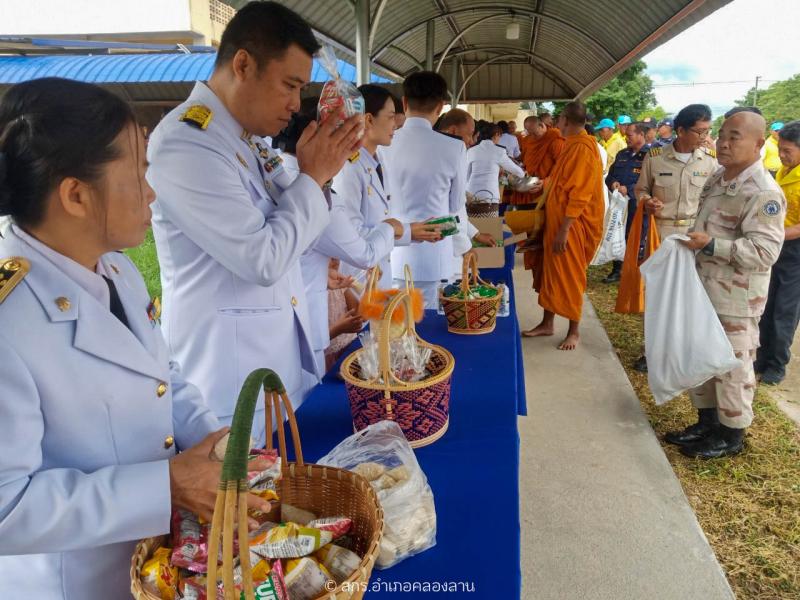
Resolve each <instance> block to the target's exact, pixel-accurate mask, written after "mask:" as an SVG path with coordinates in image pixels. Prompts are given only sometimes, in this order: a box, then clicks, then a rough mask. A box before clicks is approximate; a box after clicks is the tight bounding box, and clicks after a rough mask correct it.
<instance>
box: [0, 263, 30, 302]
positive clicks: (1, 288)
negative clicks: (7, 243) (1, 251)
mask: <svg viewBox="0 0 800 600" xmlns="http://www.w3.org/2000/svg"><path fill="white" fill-rule="evenodd" d="M30 270H31V263H29V262H28V261H27V260H26V259H24V258H22V257H21V256H12V257H11V258H5V259H3V260H2V261H0V304H1V303H2V302H3V300H5V299H6V297H7V296H8V295H9V294H10V293H11V292H12V291H13V289H14V288H15V287H17V284H18V283H19V282H20V281H22V280H23V279H24V278H25V275H27V274H28V271H30Z"/></svg>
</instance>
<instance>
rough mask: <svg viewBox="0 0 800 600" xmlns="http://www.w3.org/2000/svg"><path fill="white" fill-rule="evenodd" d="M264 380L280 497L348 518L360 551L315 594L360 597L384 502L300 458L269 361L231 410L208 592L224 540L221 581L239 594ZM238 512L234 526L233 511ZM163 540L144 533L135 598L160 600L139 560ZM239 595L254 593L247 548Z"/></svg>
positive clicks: (356, 481) (361, 484) (349, 476)
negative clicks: (253, 434) (252, 449)
mask: <svg viewBox="0 0 800 600" xmlns="http://www.w3.org/2000/svg"><path fill="white" fill-rule="evenodd" d="M261 387H263V388H264V398H265V403H266V410H265V414H266V431H267V432H270V431H272V418H273V416H272V415H273V411H274V415H275V419H276V422H277V423H279V424H281V426H279V427H277V431H278V445H279V449H280V456H281V468H282V478H281V480H280V481H278V482H277V487H278V494H279V497H280V500H281V502H285V503H287V504H291V505H293V506H296V507H298V508H301V509H304V510H308V511H311V512H313V513H315V514H317V515H319V516H321V517H331V516H345V517H348V518H350V519H352V522H353V525H352V530H351V531H350V536H351V537H352V538H353V540H354V547H353V550H354V551H355V552H356V553H358V554H359V556H362V557H363V558H362V560H361V563H360V564H359V566H358V569H356V571H355V572H353V574H352V575H350V577H349V578H348V579H347V580H345V581H344V582H342V583H341V584H340V585H339V586H337V587H336V589H334V590H333V591H330V592H326V593H325V594H323V595H321V596H319V599H322V600H359V599H360V598H362V597H363V596H364V592H365V590H366V589H367V586H368V582H369V577H370V574H371V573H372V568H373V566H374V564H375V559H376V558H377V556H378V552H379V550H380V540H381V535H382V533H383V510H382V509H381V507H380V504H379V503H378V498H377V496H376V495H375V491H374V490H373V489H372V486H370V484H369V482H368V481H367V480H366V479H364V478H363V477H362V476H360V475H358V474H356V473H351V472H350V471H344V470H342V469H336V468H333V467H323V466H320V465H312V464H307V463H306V462H305V461H304V460H303V451H302V448H301V445H300V434H299V432H298V430H297V420H296V419H295V416H294V411H293V410H292V405H291V403H290V401H289V398H288V397H287V396H286V391H285V389H284V387H283V383H282V382H281V380H280V378H279V377H278V375H277V374H276V373H275V372H274V371H271V370H270V369H257V370H255V371H253V372H252V373H250V375H249V376H248V377H247V379H246V380H245V382H244V385H243V386H242V391H241V393H240V394H239V400H238V402H237V404H236V411H235V413H234V415H233V422H232V425H231V433H230V439H229V441H228V449H227V451H226V453H225V461H224V463H223V466H222V477H221V480H220V487H219V491H218V492H217V500H216V505H215V506H214V519H213V521H212V524H211V533H210V535H209V544H208V556H209V560H208V588H207V595H208V598H209V600H214V599H216V598H217V585H218V572H219V569H218V565H217V557H218V556H219V548H220V542H221V543H222V583H223V589H224V597H225V600H234V599H235V600H239V595H238V594H237V593H236V591H235V588H234V584H233V558H234V557H233V540H234V535H236V536H238V540H239V547H240V548H246V547H247V546H248V530H247V521H248V519H247V500H246V495H247V461H248V453H249V444H250V431H251V429H252V425H253V416H254V413H255V409H256V403H257V402H258V393H259V389H260V388H261ZM283 409H285V410H286V414H287V416H288V421H289V427H290V430H291V435H292V443H293V446H294V449H295V455H296V461H295V462H288V460H287V452H286V435H285V432H284V427H283V426H282V423H283V420H284V419H283ZM267 439H268V443H267V448H268V449H271V448H272V436H270V435H267ZM237 514H238V523H239V524H238V527H236V526H235V525H234V515H237ZM166 541H167V539H166V536H159V537H155V538H148V539H145V540H142V541H141V542H139V544H138V545H137V547H136V551H135V552H134V555H133V559H132V561H131V592H132V594H133V597H134V598H136V599H137V600H158V596H154V595H152V594H150V593H148V592H147V591H146V590H144V589H143V587H142V584H141V572H142V566H143V565H144V563H145V562H146V561H147V560H148V559H149V558H150V557H151V556H152V555H153V552H155V550H156V549H158V548H159V547H161V546H163V545H164V544H165V542H166ZM239 558H240V560H241V568H242V578H243V581H244V597H245V598H246V599H247V600H254V593H253V580H252V565H251V564H250V557H249V553H247V552H242V553H241V554H240V557H239Z"/></svg>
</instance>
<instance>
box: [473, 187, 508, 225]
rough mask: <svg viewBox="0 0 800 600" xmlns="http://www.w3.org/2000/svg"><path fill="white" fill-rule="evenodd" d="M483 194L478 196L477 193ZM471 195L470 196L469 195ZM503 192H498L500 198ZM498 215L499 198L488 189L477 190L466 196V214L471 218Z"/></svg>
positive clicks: (494, 216)
mask: <svg viewBox="0 0 800 600" xmlns="http://www.w3.org/2000/svg"><path fill="white" fill-rule="evenodd" d="M484 192H485V194H484V195H483V196H479V194H483V193H484ZM469 196H471V198H470V197H469ZM502 197H503V194H502V193H501V194H500V198H502ZM499 215H500V200H499V199H497V198H495V197H494V194H493V193H492V192H491V191H490V190H478V191H477V192H475V193H474V194H468V197H467V216H468V217H472V218H480V219H486V218H496V217H498V216H499Z"/></svg>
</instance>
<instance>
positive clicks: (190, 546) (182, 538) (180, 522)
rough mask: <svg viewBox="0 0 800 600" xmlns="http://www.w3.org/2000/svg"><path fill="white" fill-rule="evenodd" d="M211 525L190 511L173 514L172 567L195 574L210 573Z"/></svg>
mask: <svg viewBox="0 0 800 600" xmlns="http://www.w3.org/2000/svg"><path fill="white" fill-rule="evenodd" d="M209 527H210V526H209V525H208V524H205V525H201V524H200V521H199V519H198V518H197V515H195V514H193V513H191V512H189V511H188V510H183V509H177V510H174V511H173V512H172V565H173V566H175V567H181V568H182V569H189V570H190V571H193V572H195V573H205V572H206V571H208V532H209Z"/></svg>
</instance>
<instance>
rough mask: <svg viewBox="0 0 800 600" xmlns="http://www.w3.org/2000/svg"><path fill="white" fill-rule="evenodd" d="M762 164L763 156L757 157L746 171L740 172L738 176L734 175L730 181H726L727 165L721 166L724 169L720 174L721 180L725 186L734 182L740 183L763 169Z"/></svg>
mask: <svg viewBox="0 0 800 600" xmlns="http://www.w3.org/2000/svg"><path fill="white" fill-rule="evenodd" d="M761 165H762V163H761V158H758V159H756V161H755V162H754V163H753V164H752V165H750V166H749V167H747V168H746V169H745V170H744V171H742V172H741V173H739V174H738V175H737V176H736V177H734V178H733V179H731V180H730V181H725V167H723V166H720V169H722V171H721V175H720V178H719V181H720V183H721V184H722V185H723V186H728V185H730V184H732V183H739V184H740V183H744V182H745V181H747V180H748V179H749V178H750V177H752V176H753V175H754V174H755V172H756V171H758V170H760V169H761Z"/></svg>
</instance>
